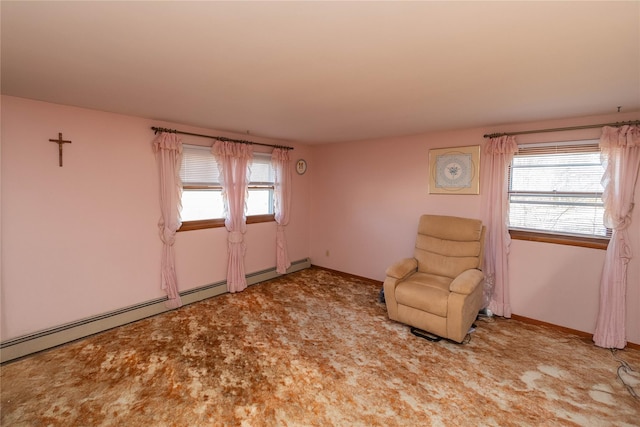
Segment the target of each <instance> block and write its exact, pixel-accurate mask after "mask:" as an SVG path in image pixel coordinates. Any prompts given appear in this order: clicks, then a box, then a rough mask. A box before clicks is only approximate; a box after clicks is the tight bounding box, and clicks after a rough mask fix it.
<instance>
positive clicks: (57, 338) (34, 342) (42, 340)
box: [0, 258, 311, 363]
mask: <svg viewBox="0 0 640 427" xmlns="http://www.w3.org/2000/svg"><path fill="white" fill-rule="evenodd" d="M309 267H311V261H310V260H309V258H305V259H302V260H298V261H294V262H292V263H291V267H289V269H287V273H293V272H295V271H300V270H304V269H305V268H309ZM279 276H282V275H281V274H279V273H277V272H276V269H275V267H273V268H269V269H267V270H261V271H256V272H254V273H250V274H247V276H246V277H247V284H248V285H255V284H257V283H260V282H264V281H265V280H270V279H275V278H276V277H279ZM226 292H227V282H226V280H223V281H220V282H216V283H212V284H210V285H206V286H201V287H199V288H195V289H189V290H187V291H184V292H180V297H181V299H182V304H183V305H187V304H192V303H194V302H198V301H202V300H204V299H207V298H211V297H214V296H217V295H221V294H224V293H226ZM166 300H167V298H166V297H164V298H158V299H155V300H151V301H147V302H143V303H140V304H136V305H133V306H130V307H125V308H121V309H119V310H114V311H111V312H108V313H105V314H100V315H97V316H92V317H89V318H86V319H82V320H78V321H76V322H71V323H67V324H65V325H61V326H57V327H55V328H50V329H45V330H43V331H39V332H35V333H32V334H28V335H23V336H21V337H17V338H13V339H10V340H7V341H3V342H1V343H0V363H4V362H8V361H10V360H14V359H17V358H20V357H24V356H27V355H29V354H32V353H36V352H38V351H42V350H46V349H49V348H52V347H56V346H59V345H62V344H66V343H68V342H71V341H75V340H77V339H80V338H84V337H87V336H89V335H93V334H97V333H99V332H104V331H106V330H109V329H112V328H115V327H118V326H122V325H126V324H127V323H131V322H135V321H137V320H141V319H144V318H146V317H150V316H155V315H156V314H160V313H164V312H166V311H169V309H167V308H166V307H165V305H164V304H165V301H166Z"/></svg>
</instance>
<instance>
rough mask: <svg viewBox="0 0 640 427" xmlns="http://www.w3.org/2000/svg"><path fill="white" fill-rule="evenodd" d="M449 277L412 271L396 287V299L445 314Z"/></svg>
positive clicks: (401, 302) (416, 307) (399, 301)
mask: <svg viewBox="0 0 640 427" xmlns="http://www.w3.org/2000/svg"><path fill="white" fill-rule="evenodd" d="M450 284H451V279H450V278H448V277H443V276H436V275H433V274H428V273H420V272H417V273H414V274H412V275H411V276H409V277H408V278H407V279H406V280H403V281H402V282H400V283H399V284H398V286H397V287H396V301H397V302H398V304H402V305H406V306H409V307H412V308H415V309H418V310H422V311H426V312H427V313H431V314H435V315H438V316H442V317H446V316H447V303H448V300H449V285H450Z"/></svg>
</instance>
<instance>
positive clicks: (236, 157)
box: [211, 141, 253, 293]
mask: <svg viewBox="0 0 640 427" xmlns="http://www.w3.org/2000/svg"><path fill="white" fill-rule="evenodd" d="M211 153H213V155H214V156H215V158H216V162H217V164H218V169H219V171H220V181H221V182H220V183H221V185H222V199H223V200H224V214H225V218H224V224H225V227H226V228H227V231H228V232H229V234H228V238H227V240H228V265H227V290H228V291H229V292H231V293H234V292H241V291H243V290H244V289H246V287H247V279H246V276H245V269H244V255H245V252H246V249H247V248H246V244H245V242H244V233H245V232H246V231H247V216H246V200H247V193H248V191H249V177H250V174H251V170H250V166H251V159H252V158H253V149H252V147H251V146H250V145H248V144H238V143H234V142H229V141H216V142H215V143H214V144H213V146H212V147H211Z"/></svg>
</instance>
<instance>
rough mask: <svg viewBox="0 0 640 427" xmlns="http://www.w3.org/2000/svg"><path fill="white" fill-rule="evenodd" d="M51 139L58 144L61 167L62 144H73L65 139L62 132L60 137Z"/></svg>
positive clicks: (59, 134)
mask: <svg viewBox="0 0 640 427" xmlns="http://www.w3.org/2000/svg"><path fill="white" fill-rule="evenodd" d="M49 141H52V142H55V143H56V144H58V160H59V162H60V167H62V144H71V141H65V140H63V139H62V132H59V133H58V139H50V140H49Z"/></svg>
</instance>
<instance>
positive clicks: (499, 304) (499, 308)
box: [480, 136, 518, 317]
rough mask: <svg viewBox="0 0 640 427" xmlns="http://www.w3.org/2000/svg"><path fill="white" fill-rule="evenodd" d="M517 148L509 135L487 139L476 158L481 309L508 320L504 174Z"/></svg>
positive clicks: (507, 206) (507, 221) (506, 220)
mask: <svg viewBox="0 0 640 427" xmlns="http://www.w3.org/2000/svg"><path fill="white" fill-rule="evenodd" d="M517 151H518V145H517V144H516V140H515V138H514V137H513V136H501V137H498V138H491V139H490V140H489V141H488V142H487V143H486V144H485V145H484V147H483V149H482V153H481V155H480V173H481V175H480V194H481V215H482V222H483V223H484V225H485V226H486V227H487V231H486V235H485V252H484V262H483V267H482V270H483V272H484V276H485V285H484V286H485V306H486V305H487V304H488V307H489V309H490V310H491V311H493V312H494V313H495V314H497V315H498V316H504V317H511V303H510V298H509V270H508V254H509V245H510V244H511V237H510V236H509V229H508V225H509V195H508V182H507V174H508V170H509V165H510V164H511V160H512V159H513V155H514V154H515V153H516V152H517Z"/></svg>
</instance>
